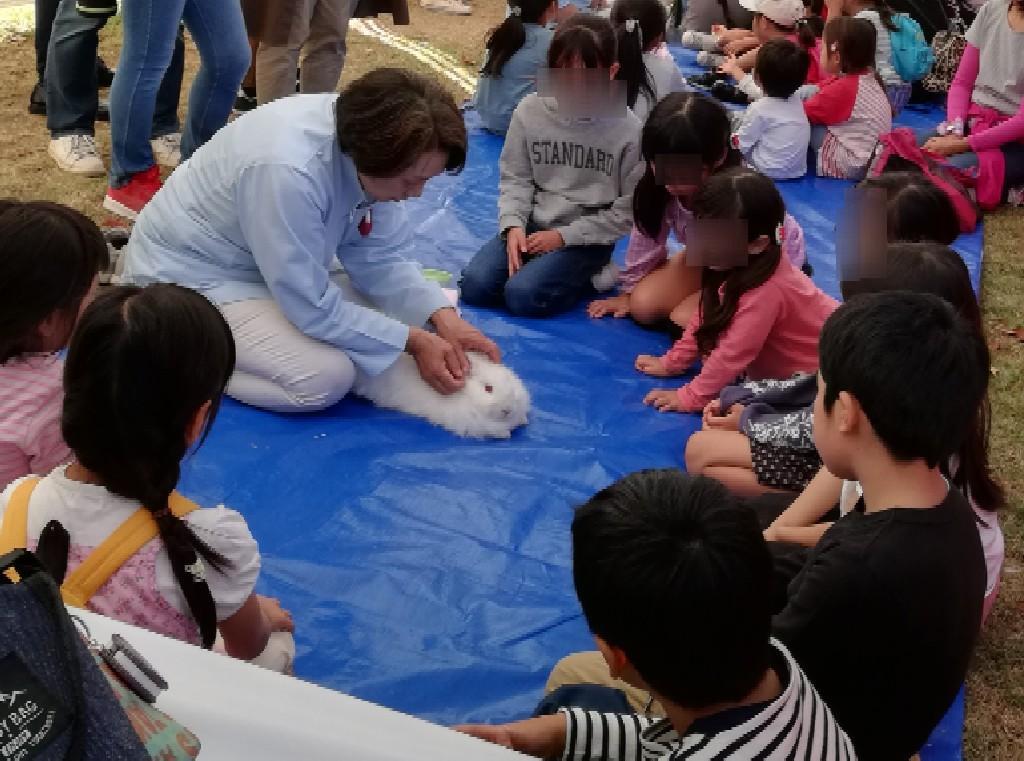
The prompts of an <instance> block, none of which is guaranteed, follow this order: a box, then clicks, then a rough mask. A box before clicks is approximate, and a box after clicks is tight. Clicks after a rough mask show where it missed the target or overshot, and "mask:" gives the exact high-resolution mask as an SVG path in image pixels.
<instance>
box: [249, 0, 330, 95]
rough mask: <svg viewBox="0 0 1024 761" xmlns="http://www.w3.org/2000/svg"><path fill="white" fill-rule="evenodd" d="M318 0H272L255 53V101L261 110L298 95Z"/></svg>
mask: <svg viewBox="0 0 1024 761" xmlns="http://www.w3.org/2000/svg"><path fill="white" fill-rule="evenodd" d="M315 7H316V0H273V2H271V4H270V6H269V7H268V10H267V14H266V17H265V18H264V23H263V34H262V35H261V36H260V49H259V52H257V53H256V100H257V102H258V103H259V104H260V105H261V106H262V105H263V104H264V103H270V102H271V101H273V100H277V99H278V98H284V97H287V96H288V95H292V94H294V93H295V75H296V71H297V69H298V66H299V52H300V51H301V50H302V46H303V44H304V43H305V42H306V39H307V38H308V37H309V24H310V19H311V18H312V16H313V11H314V9H315Z"/></svg>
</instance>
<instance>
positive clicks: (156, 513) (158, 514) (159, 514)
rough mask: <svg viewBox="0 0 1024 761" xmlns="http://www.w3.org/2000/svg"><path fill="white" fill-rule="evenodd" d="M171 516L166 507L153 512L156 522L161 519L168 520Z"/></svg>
mask: <svg viewBox="0 0 1024 761" xmlns="http://www.w3.org/2000/svg"><path fill="white" fill-rule="evenodd" d="M170 514H171V511H170V510H169V509H167V508H166V507H162V508H160V509H159V510H154V511H153V517H154V518H155V519H156V520H160V519H161V518H167V517H169V516H170Z"/></svg>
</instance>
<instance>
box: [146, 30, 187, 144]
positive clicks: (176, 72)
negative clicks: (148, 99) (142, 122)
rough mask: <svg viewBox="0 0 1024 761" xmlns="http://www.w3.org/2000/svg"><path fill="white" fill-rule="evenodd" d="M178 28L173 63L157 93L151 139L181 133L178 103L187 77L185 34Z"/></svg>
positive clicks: (172, 57)
mask: <svg viewBox="0 0 1024 761" xmlns="http://www.w3.org/2000/svg"><path fill="white" fill-rule="evenodd" d="M184 31H185V30H184V29H182V28H181V26H180V25H179V26H178V35H177V37H175V38H174V52H173V53H172V54H171V63H170V65H169V66H168V67H167V71H166V72H165V73H164V78H163V79H162V80H161V81H160V89H159V90H157V92H156V107H155V109H154V111H153V129H152V130H151V131H150V135H151V137H154V138H157V137H164V136H166V135H173V134H174V133H176V132H181V123H180V122H179V121H178V102H179V101H180V99H181V80H182V79H183V78H184V76H185V34H184Z"/></svg>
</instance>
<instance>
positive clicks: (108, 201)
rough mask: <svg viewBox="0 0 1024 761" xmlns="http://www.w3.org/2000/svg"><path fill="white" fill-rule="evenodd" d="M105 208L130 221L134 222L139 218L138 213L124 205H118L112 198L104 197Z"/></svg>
mask: <svg viewBox="0 0 1024 761" xmlns="http://www.w3.org/2000/svg"><path fill="white" fill-rule="evenodd" d="M103 208H104V209H106V210H107V211H109V212H111V213H112V214H116V215H117V216H119V217H124V218H125V219H130V220H131V221H132V222H134V221H135V220H136V219H138V218H139V214H138V212H136V211H133V210H132V209H129V208H128V207H127V206H125V205H124V204H121V203H118V202H117V201H115V200H114V199H113V198H111V197H110V196H103Z"/></svg>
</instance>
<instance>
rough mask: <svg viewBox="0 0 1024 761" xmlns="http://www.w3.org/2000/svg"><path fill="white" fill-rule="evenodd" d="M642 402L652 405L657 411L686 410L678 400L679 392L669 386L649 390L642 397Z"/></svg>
mask: <svg viewBox="0 0 1024 761" xmlns="http://www.w3.org/2000/svg"><path fill="white" fill-rule="evenodd" d="M644 404H646V405H648V406H649V407H654V409H656V410H657V411H658V412H686V410H684V409H683V406H682V402H680V401H679V394H677V393H676V390H675V389H671V388H656V389H654V390H653V391H649V392H648V393H647V396H645V397H644Z"/></svg>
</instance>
